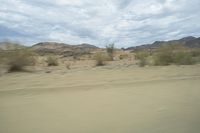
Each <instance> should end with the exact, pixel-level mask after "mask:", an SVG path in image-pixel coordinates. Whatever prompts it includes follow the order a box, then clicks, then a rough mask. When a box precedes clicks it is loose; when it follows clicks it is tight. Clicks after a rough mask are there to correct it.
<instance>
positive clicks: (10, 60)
mask: <svg viewBox="0 0 200 133" xmlns="http://www.w3.org/2000/svg"><path fill="white" fill-rule="evenodd" d="M34 55H35V54H34V52H32V51H31V50H28V49H16V50H12V51H9V52H5V53H4V59H3V63H4V64H5V65H7V66H8V72H14V71H23V70H24V67H26V66H32V65H34V64H35V58H34Z"/></svg>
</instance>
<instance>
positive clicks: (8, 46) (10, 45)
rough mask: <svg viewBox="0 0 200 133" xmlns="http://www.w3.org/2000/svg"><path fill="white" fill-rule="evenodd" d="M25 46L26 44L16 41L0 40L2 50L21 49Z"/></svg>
mask: <svg viewBox="0 0 200 133" xmlns="http://www.w3.org/2000/svg"><path fill="white" fill-rule="evenodd" d="M25 47H26V46H23V45H21V44H18V43H15V42H0V50H14V49H21V48H25Z"/></svg>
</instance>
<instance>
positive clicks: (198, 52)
mask: <svg viewBox="0 0 200 133" xmlns="http://www.w3.org/2000/svg"><path fill="white" fill-rule="evenodd" d="M190 52H191V55H192V57H200V49H193V50H191V51H190Z"/></svg>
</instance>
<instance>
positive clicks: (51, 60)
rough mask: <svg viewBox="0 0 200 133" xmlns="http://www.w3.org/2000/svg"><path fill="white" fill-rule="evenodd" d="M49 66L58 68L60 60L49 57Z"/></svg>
mask: <svg viewBox="0 0 200 133" xmlns="http://www.w3.org/2000/svg"><path fill="white" fill-rule="evenodd" d="M46 63H47V66H58V59H57V58H56V57H54V56H48V57H47V59H46Z"/></svg>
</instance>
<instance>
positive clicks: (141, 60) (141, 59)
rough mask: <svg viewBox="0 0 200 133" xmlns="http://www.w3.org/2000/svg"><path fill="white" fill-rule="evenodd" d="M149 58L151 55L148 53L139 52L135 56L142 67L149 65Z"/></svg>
mask: <svg viewBox="0 0 200 133" xmlns="http://www.w3.org/2000/svg"><path fill="white" fill-rule="evenodd" d="M148 57H149V53H148V52H147V51H139V52H136V54H135V59H137V60H139V62H138V65H139V66H140V67H144V66H145V65H147V58H148Z"/></svg>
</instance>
